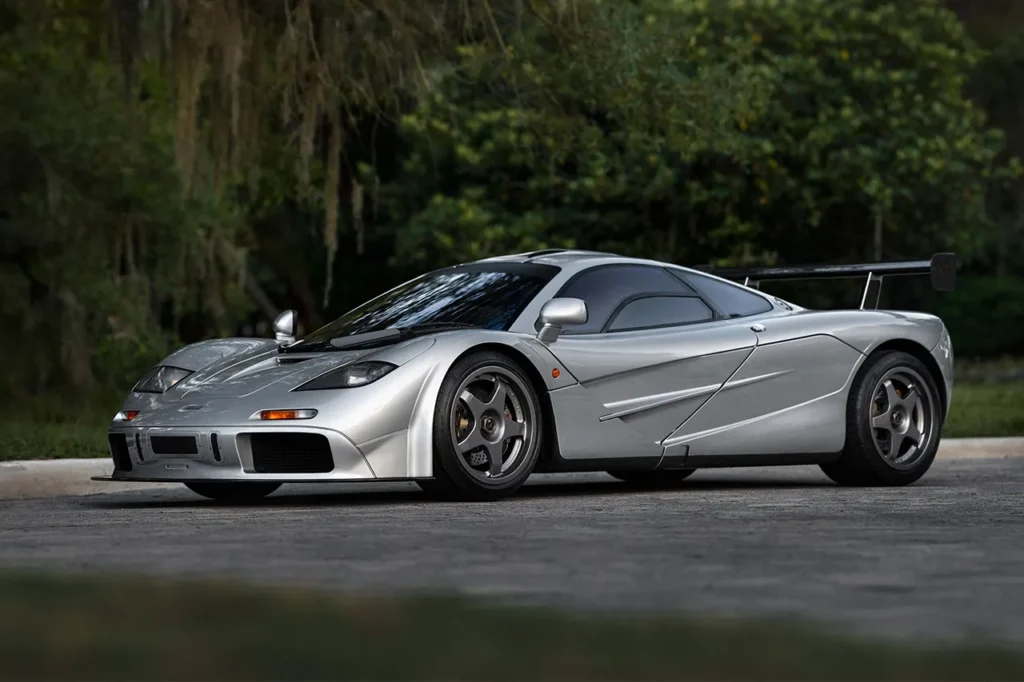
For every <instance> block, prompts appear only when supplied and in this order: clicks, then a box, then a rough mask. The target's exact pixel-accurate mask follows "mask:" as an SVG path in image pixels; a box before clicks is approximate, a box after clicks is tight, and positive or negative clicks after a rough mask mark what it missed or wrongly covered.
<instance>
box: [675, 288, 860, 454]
mask: <svg viewBox="0 0 1024 682" xmlns="http://www.w3.org/2000/svg"><path fill="white" fill-rule="evenodd" d="M685 278H686V280H687V282H688V283H689V284H690V285H691V286H693V287H694V288H696V289H698V290H700V291H701V293H702V294H703V295H704V296H705V297H706V298H707V300H708V301H709V302H710V303H711V304H712V305H713V306H714V307H715V308H716V309H717V310H719V311H720V312H722V313H723V314H726V315H731V316H733V317H734V318H735V317H748V316H749V317H751V322H755V321H756V322H758V323H759V325H760V329H761V331H760V332H759V333H758V344H757V348H756V349H755V350H754V351H753V353H751V355H750V357H749V358H748V359H747V360H746V362H744V364H743V366H742V367H741V368H740V369H739V370H738V371H736V372H735V374H733V375H732V376H731V377H730V378H729V380H728V381H727V382H726V383H725V385H724V386H723V387H722V388H721V390H719V391H718V392H716V393H715V394H714V395H713V396H712V397H711V398H710V399H709V400H708V401H707V402H705V403H704V404H703V405H701V407H700V409H699V410H697V411H696V412H695V413H694V414H692V415H690V417H689V418H688V419H687V420H686V422H685V423H684V424H683V425H682V426H681V427H680V428H679V429H677V430H676V431H675V432H674V433H673V434H672V435H671V436H669V437H668V438H667V439H666V440H665V442H664V444H665V446H666V448H668V449H669V450H674V449H677V448H680V447H685V448H686V449H687V452H688V459H690V458H702V460H703V461H704V462H705V463H707V462H711V463H713V462H714V461H716V460H717V461H722V458H723V457H725V458H728V457H731V456H744V457H749V456H765V457H772V456H776V455H818V454H823V453H834V452H838V451H839V450H841V449H842V447H843V442H844V440H845V437H846V397H847V389H848V387H849V383H850V381H851V380H852V376H853V372H854V370H855V369H856V367H857V366H858V363H859V362H860V360H861V359H862V358H863V356H862V355H861V353H860V352H858V351H857V350H856V349H854V348H852V347H850V346H848V345H846V344H845V343H843V342H842V341H840V340H838V339H836V338H835V337H833V336H830V335H828V334H825V333H822V331H821V330H822V328H823V326H824V325H822V324H821V323H820V322H819V321H817V320H816V318H817V317H818V315H820V313H813V312H803V313H796V314H785V313H784V314H781V315H759V313H763V312H765V310H764V303H762V302H761V301H762V300H763V297H762V296H761V295H760V294H756V293H754V292H752V291H751V290H749V289H746V288H744V287H740V286H738V285H734V284H729V283H725V282H722V281H720V280H715V279H712V278H709V277H705V276H704V275H696V274H687V275H686V276H685ZM754 315H758V317H756V318H754V317H753V316H754ZM744 326H745V327H749V326H750V325H749V324H747V325H744Z"/></svg>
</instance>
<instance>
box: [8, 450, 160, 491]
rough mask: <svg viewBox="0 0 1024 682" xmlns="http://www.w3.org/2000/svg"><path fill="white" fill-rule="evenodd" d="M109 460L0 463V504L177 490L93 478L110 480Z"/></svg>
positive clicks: (110, 465)
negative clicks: (15, 501)
mask: <svg viewBox="0 0 1024 682" xmlns="http://www.w3.org/2000/svg"><path fill="white" fill-rule="evenodd" d="M113 468H114V465H113V463H112V462H111V461H110V458H108V457H104V458H101V459H41V460H29V461H18V462H0V500H11V499H20V498H27V497H60V496H63V495H94V494H96V493H114V492H123V491H126V490H145V489H147V488H149V489H152V488H177V487H178V486H179V485H180V484H178V483H104V482H102V481H93V480H91V477H92V476H109V475H110V472H111V471H112V470H113Z"/></svg>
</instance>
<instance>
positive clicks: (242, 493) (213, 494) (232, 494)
mask: <svg viewBox="0 0 1024 682" xmlns="http://www.w3.org/2000/svg"><path fill="white" fill-rule="evenodd" d="M185 487H186V488H188V489H189V490H191V491H192V492H194V493H196V494H197V495H202V496H203V497H208V498H210V499H211V500H217V501H218V502H256V501H257V500H262V499H263V498H264V497H266V496H267V495H269V494H270V493H272V492H274V491H275V490H277V489H278V488H280V487H281V484H280V483H255V482H254V483H220V482H209V483H206V482H193V483H186V484H185Z"/></svg>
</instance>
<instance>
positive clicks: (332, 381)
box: [295, 362, 396, 391]
mask: <svg viewBox="0 0 1024 682" xmlns="http://www.w3.org/2000/svg"><path fill="white" fill-rule="evenodd" d="M395 368H396V366H395V365H392V364H391V363H390V362H357V363H355V364H352V365H347V366H345V367H341V368H339V369H336V370H333V371H331V372H328V373H327V374H322V375H320V376H318V377H317V378H316V379H313V380H312V381H309V382H306V383H305V384H303V385H302V386H299V387H298V388H297V389H295V390H296V391H318V390H322V389H326V388H355V387H356V386H365V385H367V384H372V383H373V382H375V381H377V380H378V379H380V378H381V377H383V376H385V375H386V374H388V373H389V372H391V371H392V370H394V369H395Z"/></svg>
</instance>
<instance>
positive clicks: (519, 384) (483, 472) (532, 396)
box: [420, 351, 543, 500]
mask: <svg viewBox="0 0 1024 682" xmlns="http://www.w3.org/2000/svg"><path fill="white" fill-rule="evenodd" d="M542 429H543V424H542V411H541V406H540V400H539V399H538V397H537V394H536V392H535V391H534V389H533V387H532V385H531V383H530V380H529V378H528V377H527V375H526V372H525V371H524V370H523V369H522V367H520V366H519V364H518V363H516V362H514V361H513V360H512V359H511V358H509V357H507V356H505V355H502V354H500V353H495V352H491V351H483V352H478V353H473V354H471V355H468V356H466V357H464V358H462V359H461V360H459V361H458V362H456V363H455V364H454V365H453V366H452V368H451V369H450V370H449V371H448V375H447V376H446V377H445V380H444V384H442V386H441V390H440V392H439V395H438V399H437V407H436V408H435V412H434V442H433V446H434V448H433V449H434V478H433V479H432V480H431V481H429V482H427V481H423V482H421V485H420V487H422V488H424V489H426V490H427V491H428V492H430V493H433V494H435V495H438V496H440V497H443V498H447V499H462V500H496V499H500V498H503V497H508V496H509V495H512V494H513V493H515V492H516V491H517V490H519V488H520V487H521V486H522V485H523V483H524V482H526V479H527V478H528V477H529V476H530V474H531V473H532V472H533V468H534V466H535V465H536V463H537V457H538V455H539V453H540V446H541V439H542Z"/></svg>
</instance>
